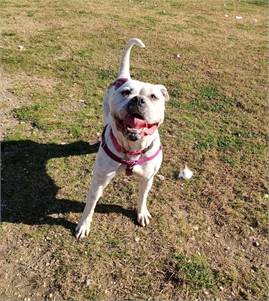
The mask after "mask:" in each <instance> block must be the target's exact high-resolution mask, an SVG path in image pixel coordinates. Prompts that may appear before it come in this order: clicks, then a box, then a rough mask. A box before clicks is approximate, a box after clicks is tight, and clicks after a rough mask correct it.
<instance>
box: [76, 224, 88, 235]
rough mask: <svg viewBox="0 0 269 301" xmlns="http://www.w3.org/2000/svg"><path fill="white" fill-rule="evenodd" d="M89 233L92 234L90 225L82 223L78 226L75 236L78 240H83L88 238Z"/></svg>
mask: <svg viewBox="0 0 269 301" xmlns="http://www.w3.org/2000/svg"><path fill="white" fill-rule="evenodd" d="M89 232H90V224H88V223H86V222H82V223H79V224H78V225H77V226H76V230H75V236H76V238H77V239H82V238H84V237H86V236H88V234H89Z"/></svg>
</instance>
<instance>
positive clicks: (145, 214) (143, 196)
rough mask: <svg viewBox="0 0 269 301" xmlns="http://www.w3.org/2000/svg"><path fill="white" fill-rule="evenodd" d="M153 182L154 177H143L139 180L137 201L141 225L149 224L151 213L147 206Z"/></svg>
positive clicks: (138, 219)
mask: <svg viewBox="0 0 269 301" xmlns="http://www.w3.org/2000/svg"><path fill="white" fill-rule="evenodd" d="M152 183H153V177H151V178H150V179H146V178H142V179H141V180H140V182H139V199H138V203H137V221H138V223H139V224H140V225H141V226H143V227H144V226H146V225H148V224H149V219H150V218H151V215H150V213H149V211H148V208H147V197H148V193H149V191H150V188H151V186H152Z"/></svg>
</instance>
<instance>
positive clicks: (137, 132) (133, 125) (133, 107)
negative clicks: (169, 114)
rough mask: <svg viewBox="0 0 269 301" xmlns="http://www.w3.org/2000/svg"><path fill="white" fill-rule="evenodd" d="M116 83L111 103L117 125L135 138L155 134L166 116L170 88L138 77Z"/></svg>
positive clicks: (123, 131) (124, 133) (130, 136)
mask: <svg viewBox="0 0 269 301" xmlns="http://www.w3.org/2000/svg"><path fill="white" fill-rule="evenodd" d="M118 81H119V80H118ZM120 81H122V80H120ZM114 86H115V87H114V88H113V89H114V91H113V93H112V95H111V99H110V103H109V105H110V113H111V115H112V118H113V120H114V122H115V124H116V127H117V129H118V130H119V131H121V132H122V134H123V135H124V136H125V137H126V138H127V139H128V140H131V141H136V140H139V139H142V138H143V137H145V136H146V135H151V134H153V132H154V131H155V130H156V129H157V128H158V127H159V125H160V124H161V123H162V122H163V119H164V110H165V102H166V101H167V100H168V99H169V95H168V92H167V89H166V88H165V87H164V86H163V85H154V84H149V83H143V82H139V81H136V80H127V81H126V82H123V83H122V82H120V86H118V82H117V81H116V82H115V83H114Z"/></svg>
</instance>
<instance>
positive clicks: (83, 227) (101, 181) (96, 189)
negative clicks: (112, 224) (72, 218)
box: [76, 174, 114, 239]
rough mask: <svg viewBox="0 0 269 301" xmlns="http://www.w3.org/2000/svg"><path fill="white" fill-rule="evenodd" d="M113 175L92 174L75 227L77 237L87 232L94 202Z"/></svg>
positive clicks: (79, 237) (81, 236)
mask: <svg viewBox="0 0 269 301" xmlns="http://www.w3.org/2000/svg"><path fill="white" fill-rule="evenodd" d="M113 177H114V174H113V175H111V174H110V175H107V174H100V175H97V174H93V179H92V183H91V186H90V189H89V191H88V194H87V201H86V206H85V208H84V211H83V214H82V216H81V219H80V221H79V223H78V225H77V227H76V238H77V239H81V238H83V237H85V236H87V235H88V234H89V232H90V226H91V221H92V216H93V212H94V209H95V206H96V203H97V201H98V200H99V198H100V197H101V196H102V193H103V190H104V189H105V187H106V186H107V185H108V184H109V182H110V181H111V179H112V178H113Z"/></svg>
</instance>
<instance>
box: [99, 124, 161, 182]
mask: <svg viewBox="0 0 269 301" xmlns="http://www.w3.org/2000/svg"><path fill="white" fill-rule="evenodd" d="M106 129H107V125H106V126H105V127H104V130H103V133H102V143H101V146H102V148H103V150H104V151H105V153H106V154H107V155H108V156H109V157H110V158H111V159H112V160H114V161H116V162H119V163H121V164H124V165H126V175H127V176H131V175H132V173H133V167H134V166H135V165H143V164H144V163H146V162H148V161H150V160H153V159H154V158H155V157H157V156H158V155H159V153H160V152H161V151H162V145H160V147H159V148H158V150H157V151H156V152H155V153H154V154H153V155H152V156H149V157H143V158H140V159H137V160H124V159H122V158H120V157H118V156H117V155H115V154H114V153H113V152H112V151H111V150H110V149H109V147H108V146H107V143H106V141H105V132H106ZM111 133H112V130H111ZM111 133H110V134H111ZM111 135H113V133H112V134H111ZM113 137H114V139H115V140H116V138H115V136H114V135H113ZM112 142H113V144H114V145H115V141H113V139H112ZM117 145H118V146H120V145H119V143H118V141H117ZM116 149H117V148H116ZM148 149H149V148H147V150H148ZM117 150H118V149H117ZM142 153H145V150H139V151H135V152H131V153H129V154H135V155H137V154H142Z"/></svg>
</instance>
